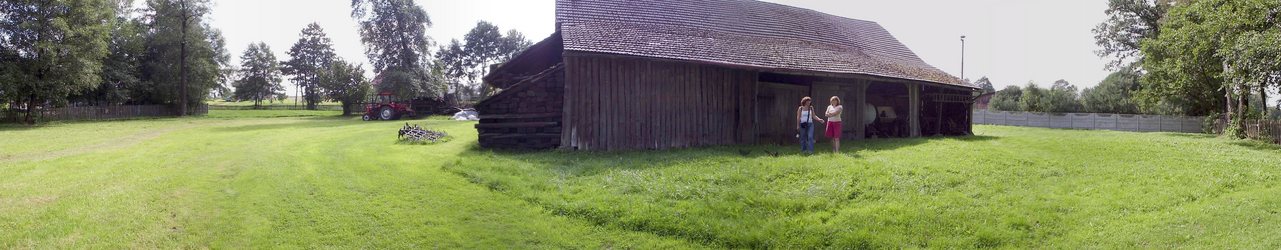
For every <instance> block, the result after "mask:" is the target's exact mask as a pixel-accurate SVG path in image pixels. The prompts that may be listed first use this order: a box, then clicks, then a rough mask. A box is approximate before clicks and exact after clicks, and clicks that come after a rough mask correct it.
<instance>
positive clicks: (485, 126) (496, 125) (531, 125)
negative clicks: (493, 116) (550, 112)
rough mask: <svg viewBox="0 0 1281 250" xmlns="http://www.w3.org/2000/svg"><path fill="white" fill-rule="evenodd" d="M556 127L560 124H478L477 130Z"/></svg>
mask: <svg viewBox="0 0 1281 250" xmlns="http://www.w3.org/2000/svg"><path fill="white" fill-rule="evenodd" d="M556 125H560V122H510V123H481V124H476V128H542V127H552V126H556Z"/></svg>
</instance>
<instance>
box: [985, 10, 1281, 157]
mask: <svg viewBox="0 0 1281 250" xmlns="http://www.w3.org/2000/svg"><path fill="white" fill-rule="evenodd" d="M1106 14H1107V15H1108V18H1107V19H1106V20H1105V21H1104V22H1102V23H1100V24H1099V25H1098V26H1096V27H1095V28H1094V30H1093V31H1094V34H1095V40H1096V43H1097V44H1098V45H1099V47H1100V48H1101V49H1100V50H1099V51H1097V54H1098V55H1099V56H1100V57H1105V58H1110V59H1111V60H1110V62H1109V63H1108V64H1107V65H1106V67H1107V68H1108V69H1111V70H1115V73H1113V74H1111V75H1109V76H1108V77H1107V79H1105V80H1104V81H1103V82H1101V83H1100V84H1099V86H1097V87H1095V88H1091V89H1085V90H1083V91H1081V92H1079V93H1077V94H1076V96H1077V103H1075V104H1073V103H1070V102H1068V101H1067V98H1065V97H1069V96H1070V95H1069V94H1068V92H1069V91H1068V89H1063V88H1058V84H1056V85H1055V86H1054V87H1051V88H1050V89H1048V90H1046V89H1041V88H1036V86H1035V85H1032V84H1029V85H1026V86H1023V87H1018V86H1012V87H1009V88H1006V89H1003V90H1001V91H996V94H995V95H994V96H993V98H992V100H991V104H990V105H991V107H993V108H995V109H998V110H1028V111H1041V112H1069V110H1078V111H1084V112H1106V113H1141V114H1164V115H1187V116H1209V117H1213V118H1214V119H1224V120H1227V121H1229V126H1228V132H1229V133H1230V134H1232V135H1233V136H1236V137H1241V136H1243V134H1242V132H1241V131H1242V130H1241V129H1240V128H1241V127H1242V126H1244V122H1245V121H1246V120H1254V119H1265V118H1269V117H1272V118H1273V119H1275V118H1276V117H1278V116H1279V115H1281V103H1276V104H1275V107H1277V108H1272V107H1269V105H1274V104H1269V103H1268V100H1269V98H1268V97H1269V96H1274V97H1275V95H1273V94H1275V93H1277V90H1278V86H1281V1H1276V0H1138V1H1136V0H1109V1H1108V9H1107V10H1106Z"/></svg>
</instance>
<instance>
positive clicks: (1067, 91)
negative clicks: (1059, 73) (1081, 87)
mask: <svg viewBox="0 0 1281 250" xmlns="http://www.w3.org/2000/svg"><path fill="white" fill-rule="evenodd" d="M1041 101H1042V103H1043V106H1044V107H1045V112H1053V113H1072V112H1078V111H1081V109H1082V108H1081V106H1082V105H1081V101H1080V99H1079V98H1078V96H1077V91H1076V86H1073V85H1072V83H1069V82H1068V81H1067V80H1062V79H1060V80H1058V81H1055V82H1054V84H1053V85H1051V87H1050V90H1049V91H1048V92H1046V95H1045V96H1044V99H1042V100H1041Z"/></svg>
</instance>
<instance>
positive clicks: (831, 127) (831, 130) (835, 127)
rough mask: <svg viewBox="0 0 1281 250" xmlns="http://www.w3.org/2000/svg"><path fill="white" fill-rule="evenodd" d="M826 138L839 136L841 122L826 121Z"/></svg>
mask: <svg viewBox="0 0 1281 250" xmlns="http://www.w3.org/2000/svg"><path fill="white" fill-rule="evenodd" d="M823 134H825V135H827V138H841V122H827V131H826V132H824V133H823Z"/></svg>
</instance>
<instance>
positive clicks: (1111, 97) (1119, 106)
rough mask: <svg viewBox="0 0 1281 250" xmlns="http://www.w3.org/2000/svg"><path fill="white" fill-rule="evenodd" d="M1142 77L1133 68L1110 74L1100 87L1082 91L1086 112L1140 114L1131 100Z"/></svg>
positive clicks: (1137, 107)
mask: <svg viewBox="0 0 1281 250" xmlns="http://www.w3.org/2000/svg"><path fill="white" fill-rule="evenodd" d="M1140 77H1141V76H1140V75H1139V74H1138V73H1137V72H1134V70H1133V69H1132V68H1123V69H1122V70H1121V71H1117V72H1114V73H1112V74H1109V75H1108V77H1107V78H1104V79H1103V81H1102V82H1099V85H1098V86H1095V87H1094V88H1085V89H1084V90H1081V102H1082V104H1083V105H1084V108H1085V111H1086V112H1091V113H1112V114H1138V113H1140V112H1139V106H1138V105H1135V104H1134V101H1133V100H1131V97H1130V92H1131V91H1134V90H1135V89H1138V88H1139V78H1140Z"/></svg>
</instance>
